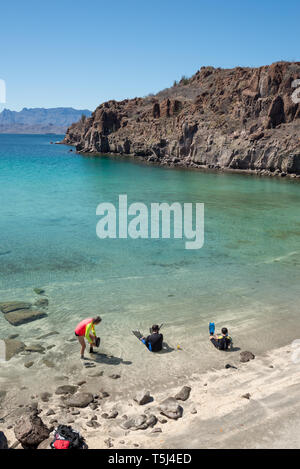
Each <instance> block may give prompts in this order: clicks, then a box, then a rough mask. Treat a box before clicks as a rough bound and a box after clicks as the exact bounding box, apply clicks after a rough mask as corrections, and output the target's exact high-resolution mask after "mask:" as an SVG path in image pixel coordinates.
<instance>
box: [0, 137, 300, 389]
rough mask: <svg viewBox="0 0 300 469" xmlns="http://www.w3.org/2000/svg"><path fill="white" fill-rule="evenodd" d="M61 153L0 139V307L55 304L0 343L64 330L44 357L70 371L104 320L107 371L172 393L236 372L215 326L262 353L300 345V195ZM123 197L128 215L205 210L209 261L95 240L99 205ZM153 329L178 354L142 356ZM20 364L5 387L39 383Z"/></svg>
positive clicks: (261, 181)
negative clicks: (146, 210) (224, 368)
mask: <svg viewBox="0 0 300 469" xmlns="http://www.w3.org/2000/svg"><path fill="white" fill-rule="evenodd" d="M58 139H60V138H59V137H57V136H55V137H53V136H49V135H48V136H47V135H44V136H28V135H24V136H21V135H18V136H16V135H0V200H1V218H0V260H1V264H0V265H1V267H0V269H1V270H0V301H6V300H15V299H16V300H32V299H34V293H33V288H34V287H43V288H45V290H46V293H47V296H48V298H49V302H50V303H49V311H48V313H49V316H48V318H46V319H42V320H39V321H36V322H33V323H31V324H27V325H24V326H19V327H13V326H10V325H9V324H8V323H7V322H6V321H5V319H4V317H3V315H2V314H0V332H1V333H0V337H2V338H3V337H7V336H8V335H10V334H13V333H19V334H20V339H22V340H24V341H25V342H26V343H28V342H30V341H31V342H34V338H36V337H38V336H39V335H41V333H43V331H45V332H48V331H51V330H58V331H59V332H60V335H59V336H54V338H52V339H51V340H50V342H49V343H56V344H57V347H56V348H53V349H52V350H51V351H50V352H49V353H48V355H49V356H50V358H52V359H53V360H54V361H55V362H56V363H60V360H61V357H62V356H63V357H64V360H63V364H64V365H65V366H66V367H67V366H69V367H71V368H72V366H73V364H74V366H75V363H77V357H78V345H77V343H75V342H74V343H73V342H71V343H70V342H67V340H68V339H70V338H72V337H73V330H74V327H75V326H76V324H77V322H78V321H79V320H81V319H82V318H84V317H87V316H91V315H95V314H100V315H101V316H102V317H103V323H102V324H101V326H100V328H99V332H100V335H101V337H102V349H101V350H102V351H103V352H105V353H108V354H111V355H113V356H114V357H116V358H119V359H121V361H120V360H119V361H118V360H116V361H115V366H113V367H112V368H113V369H114V370H113V371H114V372H115V371H116V369H117V368H120V369H122V367H123V368H125V369H126V376H127V381H130V380H128V376H129V377H130V373H132V380H133V381H134V382H136V381H138V380H139V379H140V380H141V381H142V380H143V379H144V378H145V376H147V379H149V380H153V382H154V381H155V376H154V375H155V373H153V363H155V369H156V373H158V375H160V378H161V377H162V376H164V377H165V378H166V380H167V381H169V380H171V379H173V378H174V379H175V380H176V379H177V378H178V377H179V376H183V375H188V374H190V373H191V372H193V371H198V370H199V369H205V368H208V367H211V366H217V365H218V363H219V362H220V360H228V355H227V354H225V355H227V357H226V358H224V354H219V353H216V351H215V350H214V349H213V347H211V345H210V344H208V343H207V335H208V332H207V330H208V322H209V321H210V320H215V322H216V324H217V326H218V327H222V326H223V325H227V326H228V327H229V329H230V331H231V333H232V335H233V336H234V338H235V344H236V345H237V346H239V347H242V348H251V347H252V349H254V351H256V352H261V351H263V350H266V349H268V348H269V347H274V346H277V345H281V344H285V343H287V342H289V341H290V340H292V339H294V338H297V334H298V337H299V334H300V325H299V320H298V317H299V281H300V217H299V207H300V184H299V182H298V181H290V180H284V179H277V178H259V177H253V176H243V175H237V174H217V173H201V172H192V171H185V170H170V169H164V168H159V167H155V166H146V165H143V164H140V163H137V162H132V161H130V160H126V159H118V158H113V159H110V158H109V157H105V156H104V157H101V158H100V157H83V156H79V155H76V154H75V153H74V152H73V153H71V152H70V151H69V147H66V146H62V145H51V144H50V141H51V140H58ZM125 193H126V194H127V195H128V203H129V204H130V203H132V202H144V203H146V204H150V203H151V202H168V203H172V202H175V201H176V202H182V203H184V202H203V203H204V204H205V244H204V247H203V248H202V249H200V250H198V251H195V250H193V251H189V250H186V249H184V241H183V240H162V239H159V240H151V239H148V240H131V239H128V240H108V239H106V240H100V239H99V238H97V236H96V223H97V221H98V219H99V217H97V216H96V207H97V205H98V204H99V203H100V202H103V201H105V202H113V203H116V202H117V198H118V195H119V194H125ZM152 323H164V329H163V331H164V334H165V338H166V341H167V342H168V343H169V345H170V346H171V347H174V348H175V349H176V347H177V345H180V346H181V348H182V349H183V350H181V351H177V350H175V351H174V352H172V353H167V354H164V355H160V356H155V357H154V356H153V355H151V354H150V353H149V352H147V350H146V349H144V348H143V346H142V345H141V344H139V343H138V342H137V340H136V339H135V337H134V336H133V335H132V334H131V332H130V331H131V330H132V329H136V328H138V329H141V330H142V331H143V332H147V331H148V328H149V326H150V325H151V324H152ZM39 342H41V341H39ZM26 358H27V357H26ZM100 358H101V357H100ZM40 359H41V357H40V356H39V357H37V363H39V360H40ZM122 360H124V361H125V362H131V364H130V366H129V364H128V365H127V364H126V363H122ZM99 361H100V362H101V359H99ZM23 362H24V357H22V356H19V357H18V358H17V359H14V360H11V361H10V362H8V363H6V364H5V365H2V375H3V376H4V375H5V376H8V375H9V374H11V373H12V372H14V373H15V372H16V371H15V370H16V369H18V370H19V371H18V374H20V373H21V371H22V373H27V376H32V374H33V373H37V374H38V373H45V369H44V368H43V367H41V366H38V365H37V364H35V366H33V367H32V368H30V369H29V370H27V369H26V370H24V366H23ZM106 364H107V365H109V363H106ZM76 366H77V365H76ZM18 367H19V368H18ZM75 369H76V367H75ZM43 370H44V371H43ZM46 370H47V373H48V371H49V370H48V369H46ZM137 370H142V375H143V376H141V377H139V374H138V373H137ZM60 371H61V370H60ZM54 372H55V371H53V373H54ZM49 373H52V371H51V370H50V371H49Z"/></svg>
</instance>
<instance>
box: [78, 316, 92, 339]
mask: <svg viewBox="0 0 300 469" xmlns="http://www.w3.org/2000/svg"><path fill="white" fill-rule="evenodd" d="M92 320H93V318H88V319H84V320H83V321H81V322H80V323H79V324H77V326H76V329H75V334H77V335H79V336H85V331H86V326H87V325H88V324H90V322H92Z"/></svg>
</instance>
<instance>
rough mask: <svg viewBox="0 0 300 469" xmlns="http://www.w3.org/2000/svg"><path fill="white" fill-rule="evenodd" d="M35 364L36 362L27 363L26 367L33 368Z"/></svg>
mask: <svg viewBox="0 0 300 469" xmlns="http://www.w3.org/2000/svg"><path fill="white" fill-rule="evenodd" d="M33 364H34V362H25V363H24V366H25V368H31V367H32V365H33Z"/></svg>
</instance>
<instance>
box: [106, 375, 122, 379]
mask: <svg viewBox="0 0 300 469" xmlns="http://www.w3.org/2000/svg"><path fill="white" fill-rule="evenodd" d="M109 378H111V379H119V378H121V376H120V375H110V376H109Z"/></svg>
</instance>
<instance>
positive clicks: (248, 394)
mask: <svg viewBox="0 0 300 469" xmlns="http://www.w3.org/2000/svg"><path fill="white" fill-rule="evenodd" d="M242 397H243V398H244V399H250V397H251V394H250V393H249V392H247V393H246V394H243V395H242Z"/></svg>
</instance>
